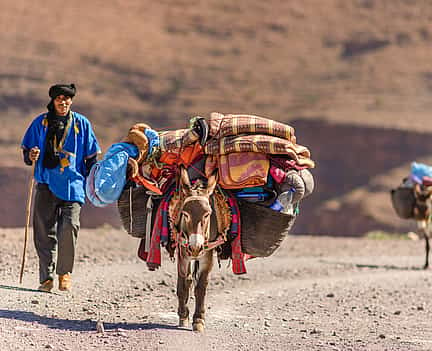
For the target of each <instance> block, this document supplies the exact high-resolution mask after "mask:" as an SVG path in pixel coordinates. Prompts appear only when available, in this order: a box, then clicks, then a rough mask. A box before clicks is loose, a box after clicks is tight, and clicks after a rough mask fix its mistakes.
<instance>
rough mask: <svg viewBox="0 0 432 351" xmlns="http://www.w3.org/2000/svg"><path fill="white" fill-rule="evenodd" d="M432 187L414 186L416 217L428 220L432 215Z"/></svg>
mask: <svg viewBox="0 0 432 351" xmlns="http://www.w3.org/2000/svg"><path fill="white" fill-rule="evenodd" d="M431 195H432V187H431V186H424V185H420V184H416V185H415V186H414V197H415V205H414V217H415V219H416V220H427V219H428V218H429V217H430V216H431V215H432V196H431Z"/></svg>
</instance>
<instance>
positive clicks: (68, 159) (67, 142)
mask: <svg viewBox="0 0 432 351" xmlns="http://www.w3.org/2000/svg"><path fill="white" fill-rule="evenodd" d="M71 114H72V119H71V122H70V123H68V124H67V126H66V129H65V136H64V137H63V139H64V142H63V144H62V145H61V150H60V164H59V165H58V166H57V167H56V168H53V169H48V168H45V167H44V166H43V162H42V161H43V158H44V152H45V150H44V149H45V138H46V134H47V131H48V119H47V113H43V114H41V115H39V116H38V117H36V118H35V119H34V120H33V122H32V123H31V124H30V126H29V128H28V129H27V131H26V133H25V135H24V138H23V141H22V145H21V147H22V148H23V149H26V150H29V149H31V148H33V147H35V146H37V147H38V148H39V149H40V156H39V159H38V161H37V162H36V168H35V175H34V177H35V179H36V181H37V182H38V183H42V184H48V187H49V189H50V190H51V191H52V192H53V194H54V195H55V196H57V197H58V198H60V199H62V200H65V201H76V202H80V203H84V202H85V178H86V167H85V160H86V159H88V158H91V157H93V156H94V155H95V154H97V153H100V152H101V151H100V147H99V144H98V142H97V140H96V136H95V134H94V132H93V129H92V126H91V124H90V122H89V120H88V119H87V118H86V117H85V116H83V115H81V114H79V113H77V112H71Z"/></svg>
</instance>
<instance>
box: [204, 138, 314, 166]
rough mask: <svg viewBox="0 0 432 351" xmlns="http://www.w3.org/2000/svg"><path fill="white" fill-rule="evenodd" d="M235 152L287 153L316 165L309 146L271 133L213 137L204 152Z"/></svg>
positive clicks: (298, 161) (300, 161) (301, 160)
mask: <svg viewBox="0 0 432 351" xmlns="http://www.w3.org/2000/svg"><path fill="white" fill-rule="evenodd" d="M234 152H261V153H264V154H279V155H287V156H289V157H290V158H291V159H293V160H295V161H296V163H297V164H299V165H301V166H302V165H305V166H308V167H310V168H313V167H314V166H315V163H314V162H313V161H312V160H311V159H310V151H309V149H308V148H307V147H305V146H301V145H298V144H295V143H292V142H291V141H289V140H286V139H282V138H278V137H274V136H270V135H236V136H227V137H223V138H220V139H211V140H209V141H208V142H207V143H206V145H205V147H204V153H205V154H209V155H225V154H230V153H234Z"/></svg>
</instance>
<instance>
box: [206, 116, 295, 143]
mask: <svg viewBox="0 0 432 351" xmlns="http://www.w3.org/2000/svg"><path fill="white" fill-rule="evenodd" d="M207 122H208V124H209V127H210V133H209V134H210V136H212V137H213V138H217V139H219V138H223V137H226V136H230V135H239V134H266V135H273V136H276V137H279V138H283V139H286V140H289V141H291V142H293V143H295V142H296V140H295V135H294V128H293V127H291V126H289V125H287V124H283V123H280V122H276V121H274V120H272V119H269V118H265V117H259V116H254V115H243V114H242V115H233V114H228V115H223V114H222V113H218V112H213V113H211V114H210V119H209V120H208V121H207Z"/></svg>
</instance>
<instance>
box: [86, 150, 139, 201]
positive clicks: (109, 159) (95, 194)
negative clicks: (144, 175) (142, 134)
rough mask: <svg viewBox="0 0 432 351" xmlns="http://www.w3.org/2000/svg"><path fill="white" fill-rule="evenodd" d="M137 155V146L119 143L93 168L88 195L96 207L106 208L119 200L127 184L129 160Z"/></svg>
mask: <svg viewBox="0 0 432 351" xmlns="http://www.w3.org/2000/svg"><path fill="white" fill-rule="evenodd" d="M137 155H138V148H137V147H136V146H135V145H133V144H128V143H117V144H113V145H111V147H110V148H109V149H108V151H107V152H106V154H105V156H104V157H103V159H102V160H100V161H98V162H96V164H94V165H93V166H92V168H91V170H90V174H89V176H88V177H87V180H86V195H87V198H88V199H89V201H90V202H91V203H92V204H93V205H94V206H97V207H105V206H108V205H109V204H111V203H113V202H115V201H117V200H118V198H119V197H120V195H121V193H122V191H123V188H124V186H125V184H126V172H127V165H128V159H129V157H133V158H135V157H137Z"/></svg>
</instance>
